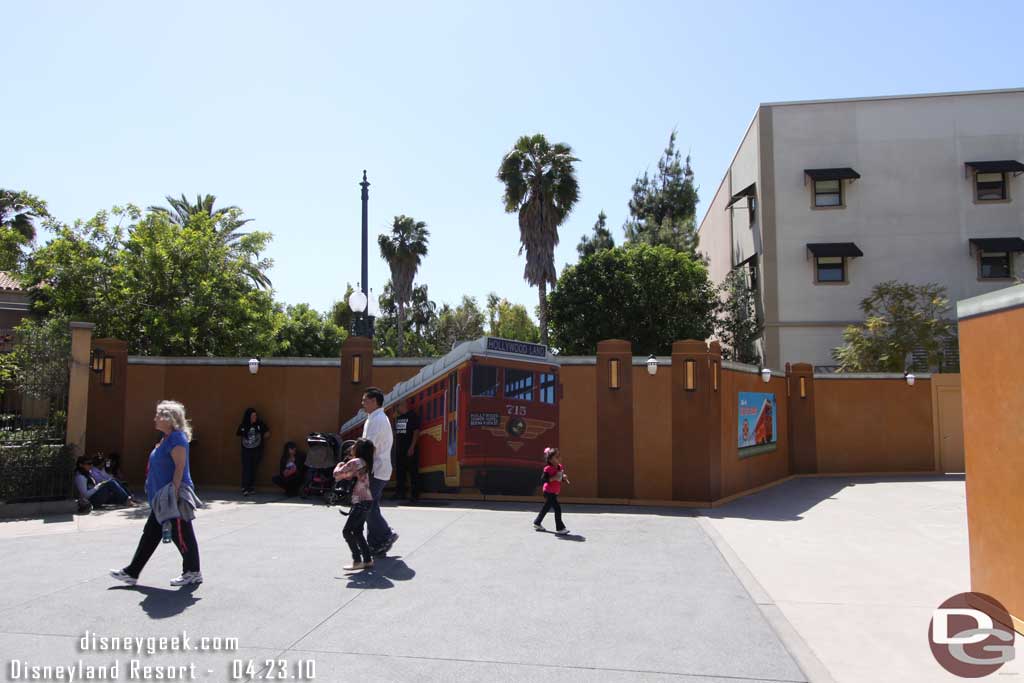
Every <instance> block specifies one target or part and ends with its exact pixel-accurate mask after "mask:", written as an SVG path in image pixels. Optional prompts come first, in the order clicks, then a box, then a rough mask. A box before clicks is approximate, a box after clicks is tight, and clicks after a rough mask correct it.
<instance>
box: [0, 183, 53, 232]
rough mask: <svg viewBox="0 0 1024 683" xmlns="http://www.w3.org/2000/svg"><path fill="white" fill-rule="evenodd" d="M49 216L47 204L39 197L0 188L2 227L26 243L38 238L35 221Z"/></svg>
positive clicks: (0, 219)
mask: <svg viewBox="0 0 1024 683" xmlns="http://www.w3.org/2000/svg"><path fill="white" fill-rule="evenodd" d="M49 216H50V213H49V212H48V211H47V210H46V202H44V201H43V200H42V199H40V198H39V197H36V196H34V195H31V194H29V193H28V192H15V191H14V190H5V189H3V188H0V225H2V226H3V227H4V228H7V229H10V230H14V231H15V232H17V233H18V234H19V235H21V236H22V237H23V238H25V242H26V243H28V242H31V241H32V240H34V239H35V238H36V226H35V219H37V218H49Z"/></svg>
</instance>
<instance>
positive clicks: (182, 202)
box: [149, 193, 272, 289]
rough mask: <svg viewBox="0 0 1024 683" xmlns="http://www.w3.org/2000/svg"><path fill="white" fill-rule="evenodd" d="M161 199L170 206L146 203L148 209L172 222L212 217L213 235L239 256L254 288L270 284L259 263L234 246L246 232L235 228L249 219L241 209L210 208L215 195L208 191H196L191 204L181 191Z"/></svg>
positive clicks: (176, 223)
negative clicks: (244, 216)
mask: <svg viewBox="0 0 1024 683" xmlns="http://www.w3.org/2000/svg"><path fill="white" fill-rule="evenodd" d="M165 199H167V203H168V204H170V208H167V207H165V206H150V207H149V210H150V211H153V212H156V213H161V214H163V215H165V216H167V217H168V218H169V219H170V221H171V222H172V223H174V224H175V225H181V226H184V225H186V224H187V223H188V221H189V219H190V218H192V216H196V215H199V216H206V217H208V218H210V219H212V220H213V221H214V222H215V224H216V225H217V226H218V227H217V228H215V230H217V236H218V237H219V238H220V241H221V243H223V244H225V245H227V246H228V247H230V248H231V252H232V253H233V254H234V255H235V256H238V257H240V258H241V259H242V261H243V262H244V265H243V268H242V270H243V272H244V273H245V275H246V277H248V278H249V279H250V280H252V281H253V282H254V283H255V284H256V285H257V286H258V287H263V288H264V289H269V288H270V287H271V284H272V283H271V282H270V278H268V277H267V276H266V274H265V273H264V272H263V271H262V270H261V269H260V266H259V264H258V263H253V262H252V260H250V259H249V256H248V254H243V253H241V251H240V250H239V249H238V246H239V244H238V243H239V240H241V239H242V238H243V237H245V236H246V235H248V234H249V233H247V232H239V231H238V229H239V228H241V227H242V226H243V225H245V224H246V223H249V222H251V221H252V219H251V218H242V210H241V209H239V208H238V207H237V206H222V207H220V208H217V209H214V207H213V205H214V203H215V202H216V201H217V197H216V195H212V194H205V195H200V194H197V195H196V201H195V203H194V204H193V203H192V202H190V201H189V199H188V197H186V196H185V194H184V193H182V195H181V197H180V198H179V197H172V196H170V195H167V196H166V197H165Z"/></svg>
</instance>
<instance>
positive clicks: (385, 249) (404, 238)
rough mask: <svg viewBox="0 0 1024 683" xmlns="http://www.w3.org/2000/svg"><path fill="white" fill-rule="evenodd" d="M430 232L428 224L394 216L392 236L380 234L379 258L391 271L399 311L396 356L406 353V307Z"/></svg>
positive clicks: (378, 240)
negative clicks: (382, 259) (381, 258)
mask: <svg viewBox="0 0 1024 683" xmlns="http://www.w3.org/2000/svg"><path fill="white" fill-rule="evenodd" d="M429 237H430V232H429V231H428V230H427V224H426V223H424V222H423V221H417V220H416V219H414V218H411V217H409V216H395V222H394V224H393V225H392V226H391V236H390V237H388V236H387V235H379V236H378V237H377V244H378V245H379V246H380V255H381V256H382V257H383V258H384V260H385V261H387V262H388V267H389V268H391V286H392V297H393V299H394V301H395V304H396V306H397V308H398V311H397V317H396V322H397V324H398V333H397V337H398V339H397V341H398V355H399V356H401V355H403V354H404V351H405V332H404V330H403V328H404V326H405V307H406V306H408V305H409V303H410V302H411V301H412V283H413V280H414V279H415V278H416V271H417V270H418V269H419V267H420V262H421V260H422V259H423V257H424V256H426V255H427V241H428V238H429Z"/></svg>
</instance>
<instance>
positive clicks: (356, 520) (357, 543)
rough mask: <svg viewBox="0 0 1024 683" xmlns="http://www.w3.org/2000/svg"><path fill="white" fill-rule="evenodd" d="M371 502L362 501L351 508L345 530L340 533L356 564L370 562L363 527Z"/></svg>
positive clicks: (368, 548) (368, 547)
mask: <svg viewBox="0 0 1024 683" xmlns="http://www.w3.org/2000/svg"><path fill="white" fill-rule="evenodd" d="M372 505H373V502H372V501H369V500H367V501H363V502H361V503H356V504H355V505H353V506H352V510H351V511H349V513H348V521H346V522H345V529H344V530H343V531H342V532H341V533H342V535H343V536H344V537H345V542H346V543H348V549H349V550H351V551H352V559H353V560H354V561H356V562H359V561H360V560H362V561H363V562H369V561H371V559H372V557H371V556H370V546H369V544H368V543H367V542H366V536H365V535H363V526H364V525H365V524H366V516H367V515H368V514H369V512H370V507H371V506H372Z"/></svg>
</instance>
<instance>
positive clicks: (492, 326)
mask: <svg viewBox="0 0 1024 683" xmlns="http://www.w3.org/2000/svg"><path fill="white" fill-rule="evenodd" d="M487 320H488V327H489V329H488V334H489V335H491V336H492V337H501V338H503V339H514V340H516V341H525V342H537V341H539V340H540V328H539V327H537V325H536V324H535V323H534V322H533V320H532V319H531V318H530V314H529V312H527V310H526V306H523V305H522V304H513V303H511V302H510V301H509V300H508V299H501V298H499V297H498V295H497V294H495V293H494V292H491V293H490V294H488V295H487Z"/></svg>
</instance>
